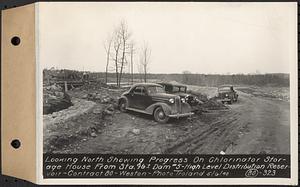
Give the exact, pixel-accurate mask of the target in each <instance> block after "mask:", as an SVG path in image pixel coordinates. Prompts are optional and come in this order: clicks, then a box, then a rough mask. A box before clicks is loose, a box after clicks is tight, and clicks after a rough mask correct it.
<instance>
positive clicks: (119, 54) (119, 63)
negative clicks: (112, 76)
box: [106, 21, 131, 87]
mask: <svg viewBox="0 0 300 187" xmlns="http://www.w3.org/2000/svg"><path fill="white" fill-rule="evenodd" d="M130 39H131V33H130V32H129V30H128V26H127V24H126V22H125V21H121V23H120V24H119V25H118V26H117V27H116V28H115V31H114V33H113V39H112V44H111V45H112V46H113V54H112V55H110V56H113V58H112V61H113V62H114V69H115V71H116V83H117V86H118V87H120V85H121V81H122V74H123V71H124V69H125V66H126V64H127V59H126V58H127V56H128V55H129V54H130V47H131V44H130ZM107 49H108V47H107ZM106 51H108V50H106ZM107 61H109V57H107ZM107 68H108V65H107Z"/></svg>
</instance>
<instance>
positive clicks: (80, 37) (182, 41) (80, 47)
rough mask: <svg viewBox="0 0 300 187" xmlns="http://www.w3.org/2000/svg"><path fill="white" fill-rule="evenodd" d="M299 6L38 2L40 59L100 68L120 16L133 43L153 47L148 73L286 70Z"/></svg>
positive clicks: (50, 64) (73, 66)
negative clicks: (107, 43)
mask: <svg viewBox="0 0 300 187" xmlns="http://www.w3.org/2000/svg"><path fill="white" fill-rule="evenodd" d="M296 9H297V4H296V3H120V2H115V3H99V2H97V3H91V2H89V3H87V2H85V3H82V2H80V3H79V2H72V3H63V2H59V3H54V2H46V3H40V4H39V39H40V40H39V41H40V42H39V50H40V53H39V55H40V56H39V58H40V63H41V64H43V67H46V68H50V67H56V68H68V69H76V70H86V71H101V72H104V71H105V64H106V56H105V50H104V47H103V42H104V40H105V39H106V38H107V36H108V35H109V34H111V33H112V32H113V30H114V28H115V27H116V26H117V25H118V24H119V23H120V21H121V20H125V21H126V22H127V24H128V28H129V30H130V31H131V32H132V34H133V35H132V37H133V38H134V41H135V43H136V44H137V45H138V46H140V45H141V44H142V43H143V42H144V41H146V42H148V44H149V46H150V47H151V51H152V54H151V62H150V65H149V70H150V72H151V73H181V72H182V71H184V70H188V71H191V72H192V73H205V74H210V73H221V74H226V73H254V72H256V71H259V72H261V73H275V72H276V73H282V72H283V73H288V72H289V63H290V59H291V55H296V48H295V46H296V42H297V39H296V24H297V22H296V15H297V14H296ZM137 62H138V55H136V57H135V63H137ZM295 63H296V62H295ZM128 71H129V69H128V68H126V72H128ZM136 71H137V68H136V67H135V72H136Z"/></svg>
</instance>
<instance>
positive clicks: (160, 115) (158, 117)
mask: <svg viewBox="0 0 300 187" xmlns="http://www.w3.org/2000/svg"><path fill="white" fill-rule="evenodd" d="M153 116H154V119H155V121H157V122H159V123H167V122H168V120H169V117H168V116H167V115H166V114H165V112H164V110H163V109H162V107H158V108H156V109H155V111H154V113H153Z"/></svg>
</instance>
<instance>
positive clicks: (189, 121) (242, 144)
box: [55, 92, 290, 154]
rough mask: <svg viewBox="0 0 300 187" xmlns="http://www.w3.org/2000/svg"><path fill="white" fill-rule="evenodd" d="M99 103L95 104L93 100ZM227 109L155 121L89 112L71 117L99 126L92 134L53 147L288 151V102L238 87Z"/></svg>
mask: <svg viewBox="0 0 300 187" xmlns="http://www.w3.org/2000/svg"><path fill="white" fill-rule="evenodd" d="M95 107H96V108H97V107H102V106H101V104H99V103H98V104H97V105H96V106H95ZM229 108H230V109H229V110H214V111H209V112H206V113H203V114H201V115H194V116H193V117H192V118H185V119H179V120H170V121H169V123H167V124H159V123H156V122H155V121H154V120H153V118H152V117H151V116H147V115H142V114H138V113H133V112H128V113H120V112H119V111H115V112H114V114H113V115H112V116H111V117H110V118H108V119H107V120H105V121H104V122H103V121H97V120H99V117H97V115H98V114H97V113H96V114H95V113H92V112H90V113H89V114H87V115H81V116H80V119H73V123H74V121H75V122H77V121H80V122H81V123H84V124H97V125H101V128H97V129H98V130H97V131H96V132H94V136H89V135H87V136H86V137H80V138H76V139H77V140H78V139H79V140H78V141H75V142H74V143H71V144H69V145H64V146H61V149H59V150H55V152H60V153H102V154H105V153H115V154H134V153H135V154H151V153H154V154H161V153H165V154H170V153H189V154H220V153H221V152H225V154H251V153H252V154H258V153H283V154H284V153H289V152H290V148H289V145H290V143H289V133H290V132H289V102H287V101H280V100H276V99H270V98H266V97H256V96H253V95H250V94H246V93H243V92H239V101H238V102H237V103H234V104H233V105H229Z"/></svg>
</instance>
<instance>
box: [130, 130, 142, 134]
mask: <svg viewBox="0 0 300 187" xmlns="http://www.w3.org/2000/svg"><path fill="white" fill-rule="evenodd" d="M132 132H133V134H135V135H139V134H140V132H141V131H140V129H133V130H132Z"/></svg>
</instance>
